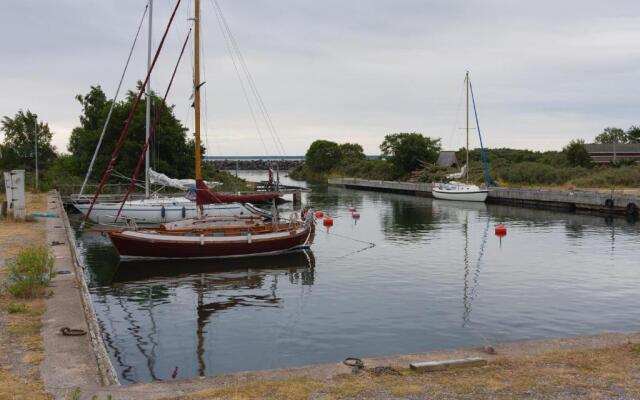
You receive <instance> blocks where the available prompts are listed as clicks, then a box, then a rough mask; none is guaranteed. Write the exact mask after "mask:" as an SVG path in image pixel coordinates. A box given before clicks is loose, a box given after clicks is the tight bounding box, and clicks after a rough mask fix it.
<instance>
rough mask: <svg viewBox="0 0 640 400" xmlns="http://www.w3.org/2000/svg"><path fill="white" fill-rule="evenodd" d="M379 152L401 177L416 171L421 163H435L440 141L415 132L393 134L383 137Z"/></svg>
mask: <svg viewBox="0 0 640 400" xmlns="http://www.w3.org/2000/svg"><path fill="white" fill-rule="evenodd" d="M380 150H381V151H382V155H383V156H384V157H385V158H387V159H388V160H389V161H390V162H391V163H392V164H393V165H394V167H395V169H396V172H397V174H398V175H400V176H401V175H406V174H408V173H410V172H412V171H415V170H416V169H418V168H419V167H420V163H421V162H427V163H431V164H433V163H435V162H436V160H437V159H438V153H439V152H440V139H431V138H428V137H425V136H423V135H422V134H421V133H417V132H412V133H394V134H392V135H386V136H385V137H384V142H382V144H381V145H380Z"/></svg>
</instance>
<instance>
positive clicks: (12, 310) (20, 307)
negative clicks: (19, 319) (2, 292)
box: [6, 303, 29, 314]
mask: <svg viewBox="0 0 640 400" xmlns="http://www.w3.org/2000/svg"><path fill="white" fill-rule="evenodd" d="M6 308H7V312H8V313H9V314H25V313H27V312H28V311H29V309H28V308H27V306H26V304H20V303H9V304H7V307H6Z"/></svg>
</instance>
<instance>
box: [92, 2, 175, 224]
mask: <svg viewBox="0 0 640 400" xmlns="http://www.w3.org/2000/svg"><path fill="white" fill-rule="evenodd" d="M181 1H182V0H178V1H177V2H176V7H175V8H174V9H173V13H172V14H171V17H170V18H169V22H168V23H167V27H166V29H165V31H164V34H163V35H162V39H161V40H160V44H159V45H158V49H157V50H156V54H155V56H154V57H153V61H152V62H151V66H150V67H149V69H148V70H147V74H146V76H145V78H144V82H143V83H142V86H141V87H140V90H139V91H138V95H137V96H136V98H135V100H134V102H133V106H132V107H131V111H130V112H129V116H128V117H127V121H126V122H125V125H124V127H123V128H122V131H121V132H120V138H119V139H118V142H117V143H116V146H115V148H114V150H113V153H112V154H111V159H110V160H109V165H107V169H106V170H105V171H104V173H103V174H102V178H101V179H100V183H99V184H98V188H97V189H96V192H95V194H94V195H93V198H92V199H91V204H90V205H89V209H88V210H87V214H86V215H85V216H84V220H83V221H82V224H81V225H80V229H81V230H82V228H84V224H85V223H86V222H87V220H88V219H89V216H90V215H91V211H92V210H93V206H94V205H95V204H96V200H98V196H100V193H101V192H102V188H103V187H104V184H105V183H106V182H107V179H109V176H111V172H112V171H113V168H114V167H115V163H116V160H117V159H118V155H119V154H120V150H121V149H122V145H123V144H124V140H125V139H126V138H127V134H128V133H129V128H130V127H131V122H132V121H133V116H134V115H135V112H136V110H137V108H138V105H139V104H140V99H141V98H142V94H143V93H144V89H145V87H146V85H147V82H148V81H149V79H150V77H151V72H152V71H153V69H154V67H155V65H156V62H157V61H158V57H159V56H160V53H161V52H162V46H163V45H164V42H165V39H166V38H167V34H168V33H169V28H171V24H172V23H173V20H174V18H175V16H176V12H177V11H178V7H180V2H181Z"/></svg>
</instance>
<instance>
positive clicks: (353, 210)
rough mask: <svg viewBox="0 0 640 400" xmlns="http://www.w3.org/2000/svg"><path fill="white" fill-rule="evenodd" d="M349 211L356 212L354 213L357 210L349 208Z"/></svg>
mask: <svg viewBox="0 0 640 400" xmlns="http://www.w3.org/2000/svg"><path fill="white" fill-rule="evenodd" d="M349 211H351V212H356V211H358V210H357V209H356V208H355V207H349Z"/></svg>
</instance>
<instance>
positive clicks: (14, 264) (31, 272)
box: [7, 246, 54, 298]
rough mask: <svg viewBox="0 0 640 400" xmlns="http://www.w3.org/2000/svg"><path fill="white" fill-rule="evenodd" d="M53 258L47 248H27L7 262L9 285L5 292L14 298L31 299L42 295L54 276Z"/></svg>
mask: <svg viewBox="0 0 640 400" xmlns="http://www.w3.org/2000/svg"><path fill="white" fill-rule="evenodd" d="M53 262H54V258H53V256H52V255H51V252H50V251H49V248H48V247H47V246H34V247H27V248H24V249H22V250H20V252H19V253H18V255H17V256H16V257H15V258H13V259H11V260H9V261H8V262H7V270H8V272H9V284H8V287H7V290H8V291H9V293H11V295H13V296H14V297H20V298H33V297H38V296H41V295H43V294H44V289H45V288H46V286H47V284H48V282H49V280H50V279H51V278H52V277H53V276H54V272H53Z"/></svg>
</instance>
